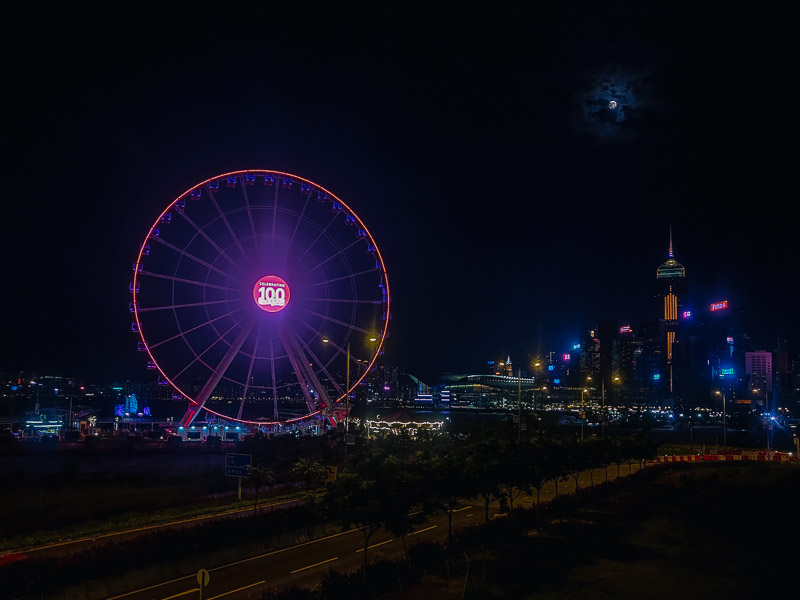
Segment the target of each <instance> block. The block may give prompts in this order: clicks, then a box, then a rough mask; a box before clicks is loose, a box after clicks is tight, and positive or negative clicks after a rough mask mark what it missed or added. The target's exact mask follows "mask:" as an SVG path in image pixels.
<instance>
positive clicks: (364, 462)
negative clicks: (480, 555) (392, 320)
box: [255, 432, 656, 577]
mask: <svg viewBox="0 0 800 600" xmlns="http://www.w3.org/2000/svg"><path fill="white" fill-rule="evenodd" d="M655 452H656V447H655V446H654V445H653V444H652V443H651V442H648V441H647V440H646V439H645V438H642V437H638V436H625V437H621V438H610V439H606V440H599V439H590V440H585V441H581V440H574V441H573V440H568V441H563V440H557V439H547V438H532V439H523V440H516V439H503V438H498V437H496V436H495V434H494V433H490V432H484V433H481V432H473V433H472V434H470V435H469V436H457V437H456V436H449V435H447V434H428V435H425V434H423V435H422V436H420V437H418V438H416V439H411V438H410V437H408V436H405V435H389V436H386V437H383V438H378V439H373V440H365V441H364V443H363V444H362V445H361V447H360V448H359V449H358V451H356V452H352V453H351V454H350V457H349V462H348V464H347V465H346V467H345V469H343V472H341V473H340V474H339V476H338V477H337V478H336V480H335V481H329V482H327V483H326V484H325V490H324V494H322V495H319V494H308V503H309V505H310V506H311V507H312V509H313V510H314V511H315V513H316V515H317V516H318V517H319V518H320V519H327V520H333V521H336V522H338V523H340V524H341V525H342V526H344V527H350V526H352V527H355V528H357V529H358V530H359V531H361V533H362V535H363V541H364V570H363V573H364V577H366V568H367V562H368V548H369V543H370V539H371V538H372V536H373V535H374V534H375V533H376V532H377V531H379V530H381V529H386V530H387V531H389V532H391V533H392V534H393V535H395V536H397V537H399V538H400V539H401V540H402V543H403V547H404V549H406V548H407V546H406V536H407V535H408V534H409V533H411V532H412V531H413V529H414V528H415V527H416V526H418V525H420V524H422V523H424V522H425V521H426V520H427V518H428V517H429V516H430V515H432V514H433V513H434V512H436V511H438V510H444V511H446V512H447V514H448V536H449V537H452V516H453V510H454V509H456V508H457V507H458V505H459V503H460V502H461V501H462V500H476V501H479V502H480V503H481V505H482V508H483V513H484V520H485V521H486V522H488V521H489V506H490V504H491V503H492V502H493V501H495V500H497V501H499V503H500V506H501V511H509V510H510V511H511V513H512V515H513V509H514V502H515V501H516V500H518V499H519V497H520V496H521V495H523V494H526V495H531V496H533V495H535V497H536V508H537V515H538V509H539V504H540V493H541V490H542V487H543V486H544V485H545V484H546V483H548V482H554V483H555V488H556V497H558V495H559V488H558V485H559V482H566V481H568V480H569V479H570V478H573V479H574V481H575V487H574V489H575V490H576V492H578V491H579V488H578V476H579V474H580V473H582V472H585V471H589V472H590V474H591V478H590V485H591V486H594V483H595V482H594V471H595V470H598V469H603V470H604V472H605V480H608V469H609V468H614V467H616V469H617V475H618V476H619V474H620V468H621V466H622V465H624V464H625V463H630V462H631V461H636V462H639V463H640V464H641V463H642V462H643V461H644V460H646V459H647V458H650V457H653V456H655ZM255 468H256V469H258V468H259V467H255ZM324 471H325V467H324V466H323V465H322V463H320V462H319V461H317V460H313V459H300V460H298V461H297V462H296V463H295V464H294V465H293V468H292V472H293V474H294V475H295V476H296V477H297V478H298V479H300V480H301V481H303V482H304V484H305V487H306V490H307V491H308V490H310V489H311V488H312V487H313V486H314V484H315V483H316V482H319V481H321V480H323V479H324Z"/></svg>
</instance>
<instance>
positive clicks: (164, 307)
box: [138, 300, 230, 313]
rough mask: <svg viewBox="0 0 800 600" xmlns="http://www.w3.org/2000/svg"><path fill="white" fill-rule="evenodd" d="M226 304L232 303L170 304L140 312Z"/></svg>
mask: <svg viewBox="0 0 800 600" xmlns="http://www.w3.org/2000/svg"><path fill="white" fill-rule="evenodd" d="M226 302H230V300H209V301H208V302H192V303H190V304H169V305H166V306H150V307H147V308H140V309H138V311H139V312H140V313H143V312H153V311H154V310H170V309H176V308H191V307H193V306H208V305H210V304H225V303H226Z"/></svg>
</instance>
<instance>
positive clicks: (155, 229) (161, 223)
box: [131, 169, 391, 426]
mask: <svg viewBox="0 0 800 600" xmlns="http://www.w3.org/2000/svg"><path fill="white" fill-rule="evenodd" d="M248 175H250V176H251V177H254V176H255V175H261V176H264V175H271V176H274V177H275V182H274V185H276V186H279V185H281V184H280V178H282V177H286V178H289V179H290V180H293V181H295V182H298V183H300V184H307V185H309V186H312V187H313V189H314V190H319V191H320V192H322V193H324V194H326V198H327V199H328V200H330V201H331V202H334V203H338V204H339V205H340V206H341V207H342V208H343V209H344V211H345V212H346V213H347V216H348V223H354V224H356V225H357V227H358V228H359V229H360V230H362V231H363V234H364V236H365V239H366V240H367V241H368V244H369V245H370V247H371V249H372V250H373V251H374V254H375V256H376V257H377V262H376V272H378V273H380V274H381V275H382V279H381V281H382V285H383V287H384V301H383V304H384V306H385V310H384V316H383V325H382V328H381V329H379V331H380V333H379V335H378V336H377V338H378V339H377V340H376V342H377V343H376V344H375V348H374V353H372V356H371V358H370V359H369V363H368V365H367V367H366V368H365V369H364V371H363V372H362V373H361V374H360V376H358V377H355V378H354V381H352V382H351V384H350V386H349V388H348V389H346V390H343V391H342V392H341V393H340V394H338V396H336V397H335V398H334V397H331V399H332V400H333V402H334V404H336V405H339V404H340V403H342V402H343V401H344V399H345V398H346V397H347V395H348V394H349V393H351V392H352V391H353V390H354V389H356V387H357V386H358V385H359V384H360V383H361V382H362V381H363V380H364V378H365V377H366V375H367V374H368V372H369V371H370V369H371V368H372V367H373V366H374V364H375V361H376V360H377V357H378V356H379V355H380V354H381V352H382V350H383V346H384V343H385V340H386V336H387V332H388V327H389V320H390V312H391V293H390V290H389V278H388V273H387V271H386V266H385V263H384V260H383V255H382V254H381V252H380V250H379V248H378V245H377V244H376V242H375V239H374V237H373V236H372V234H371V233H370V231H369V229H368V228H367V227H366V225H365V224H364V222H363V221H362V220H361V218H360V217H359V216H358V215H357V214H356V213H355V212H354V211H353V210H352V209H351V208H350V207H349V206H348V205H347V204H346V203H345V202H344V201H342V200H341V199H340V198H339V197H338V196H336V195H335V194H334V193H333V192H331V191H329V190H327V189H326V188H324V187H322V186H320V185H318V184H316V183H314V182H312V181H310V180H308V179H306V178H303V177H300V176H297V175H294V174H291V173H286V172H283V171H273V170H268V169H244V170H237V171H231V172H228V173H223V174H220V175H216V176H214V177H210V178H208V179H206V180H204V181H202V182H201V183H199V184H197V185H194V186H192V187H191V188H189V189H187V190H186V191H185V192H184V193H182V194H180V195H179V196H178V197H177V198H176V199H175V200H173V202H172V203H170V204H169V205H168V206H167V207H166V208H165V209H164V210H163V211H162V212H161V214H159V215H158V217H157V218H156V219H155V221H154V222H153V225H152V226H151V227H150V229H149V231H148V233H147V236H146V237H145V239H144V241H143V243H142V244H141V246H140V248H139V253H138V255H137V259H136V263H135V264H134V268H133V285H132V286H131V288H132V289H131V294H132V297H133V302H132V307H133V317H134V325H135V330H136V333H137V334H138V337H139V338H140V340H141V342H142V347H143V349H144V350H145V351H146V352H147V355H148V356H149V358H150V361H152V363H153V365H154V366H155V368H156V370H157V371H158V373H159V374H160V375H161V377H163V378H164V380H165V381H166V382H167V383H169V384H170V385H171V386H172V387H173V388H174V389H175V390H176V391H177V392H178V393H180V394H181V395H182V396H183V398H184V399H186V400H188V401H189V403H190V410H194V409H192V408H191V407H192V406H198V404H200V403H199V402H198V401H197V400H195V398H194V397H193V395H192V394H189V393H187V390H186V389H184V388H181V387H180V386H179V385H178V383H177V382H176V379H177V377H179V376H180V373H178V374H177V375H173V376H172V377H170V376H169V375H168V374H167V373H166V372H165V371H164V369H163V368H162V366H161V365H160V364H159V361H158V360H156V357H155V355H154V353H153V348H151V346H150V343H149V342H148V340H147V338H146V337H145V336H146V335H148V332H147V331H145V329H146V327H147V326H145V325H143V322H142V313H143V312H145V310H154V309H153V308H150V309H144V310H143V309H140V307H139V297H140V295H141V293H140V282H141V280H142V279H143V276H144V275H146V273H143V258H144V257H145V256H147V255H149V253H150V242H151V240H153V239H154V238H155V237H158V236H159V228H164V227H169V225H168V224H167V223H169V222H170V219H171V217H174V216H175V215H170V213H171V211H174V210H176V209H178V210H180V209H181V208H183V206H184V205H185V204H187V203H188V202H189V201H191V200H192V199H195V198H197V197H198V196H197V195H196V194H198V193H199V192H200V191H202V190H204V189H205V188H206V187H207V186H208V187H209V188H211V189H214V190H218V189H219V188H218V187H217V186H216V185H214V184H215V182H220V181H225V180H227V181H228V182H229V183H228V185H229V187H230V181H231V180H230V179H229V178H231V177H241V178H242V180H243V181H244V182H246V183H247V184H251V183H252V179H245V178H246V176H248ZM210 184H211V185H210ZM204 264H205V263H204ZM205 266H206V267H211V268H213V265H209V264H205ZM352 275H355V274H352ZM167 279H169V277H168V278H167ZM172 279H174V280H175V281H180V280H179V279H178V278H177V277H173V278H172ZM268 281H271V282H273V283H283V285H284V286H285V288H279V287H278V286H260V285H259V284H261V283H267V282H268ZM207 287H209V288H213V287H215V286H214V285H212V284H208V285H207ZM261 287H272V288H273V289H285V297H284V298H283V300H284V303H283V304H282V305H280V303H279V300H278V299H277V298H276V295H275V294H270V297H269V299H268V298H267V293H266V292H263V293H262V292H259V291H258V290H259V289H260V288H261ZM260 294H263V296H259V295H260ZM260 297H262V298H263V300H264V303H263V304H261V303H259V298H260ZM290 297H291V296H290V290H289V286H288V284H287V283H286V281H284V280H283V279H282V278H280V277H277V276H274V275H271V276H265V277H262V278H260V279H259V280H258V281H257V282H256V284H255V286H254V287H253V300H254V302H255V303H256V306H258V308H259V309H261V310H263V311H265V312H268V313H276V312H279V311H281V310H283V309H284V308H286V306H287V305H288V304H289V300H290ZM270 301H272V303H270ZM184 306H189V305H184ZM181 307H182V305H174V306H173V307H172V308H181ZM158 308H161V307H158ZM165 308H171V307H170V306H167V307H165ZM234 312H235V311H234ZM226 316H227V315H226ZM211 322H213V321H209V323H211ZM240 322H241V321H240ZM356 330H358V328H356ZM352 331H353V329H352V328H351V333H352ZM160 343H162V342H159V344H160ZM154 345H155V346H157V345H158V344H154ZM197 360H198V364H202V365H205V366H206V367H207V368H209V369H212V370H213V367H211V366H210V365H208V364H207V363H206V361H205V360H202V359H200V357H197ZM344 387H345V386H342V388H344ZM199 409H200V407H198V408H197V410H198V411H199ZM202 410H205V411H206V412H208V413H210V414H213V415H216V416H219V417H221V418H224V419H227V420H230V421H236V422H240V423H243V424H248V425H257V426H263V425H278V424H288V423H295V422H298V421H302V420H304V419H307V418H310V417H313V416H316V415H318V414H320V413H321V412H322V411H320V410H316V411H311V412H309V413H308V414H305V415H302V416H299V417H295V418H290V419H285V420H283V421H281V420H268V419H262V420H251V419H244V418H234V417H231V416H230V415H225V414H222V413H220V412H218V411H215V410H213V409H211V408H209V407H207V406H202Z"/></svg>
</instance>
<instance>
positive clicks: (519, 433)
mask: <svg viewBox="0 0 800 600" xmlns="http://www.w3.org/2000/svg"><path fill="white" fill-rule="evenodd" d="M517 419H518V421H519V429H518V430H517V441H520V440H521V439H522V369H517Z"/></svg>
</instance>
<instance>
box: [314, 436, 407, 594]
mask: <svg viewBox="0 0 800 600" xmlns="http://www.w3.org/2000/svg"><path fill="white" fill-rule="evenodd" d="M391 476H392V474H391V473H390V472H389V471H388V469H387V458H386V455H385V454H384V453H382V452H379V451H372V452H368V453H366V454H365V455H363V456H360V457H357V460H355V461H354V464H353V466H352V471H349V472H347V473H343V474H342V475H340V476H339V477H338V478H337V479H336V481H333V482H330V483H329V484H328V489H327V492H326V494H325V499H324V504H325V507H326V509H327V513H328V515H329V516H330V517H332V518H333V519H334V520H336V521H338V522H339V523H340V524H341V525H342V526H343V527H349V526H350V525H352V526H354V527H355V528H357V529H358V530H359V531H360V532H361V534H362V536H363V537H364V572H363V577H362V580H363V582H364V583H366V578H367V564H368V558H367V552H368V550H369V541H370V538H372V536H373V534H374V533H375V532H376V531H378V530H379V529H381V528H382V527H384V526H385V525H386V523H387V522H388V521H389V519H390V518H391V517H392V515H393V513H394V512H395V511H396V510H397V508H396V505H395V504H394V498H393V497H392V495H393V492H394V490H393V489H392V486H391V485H389V484H390V481H391Z"/></svg>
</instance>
